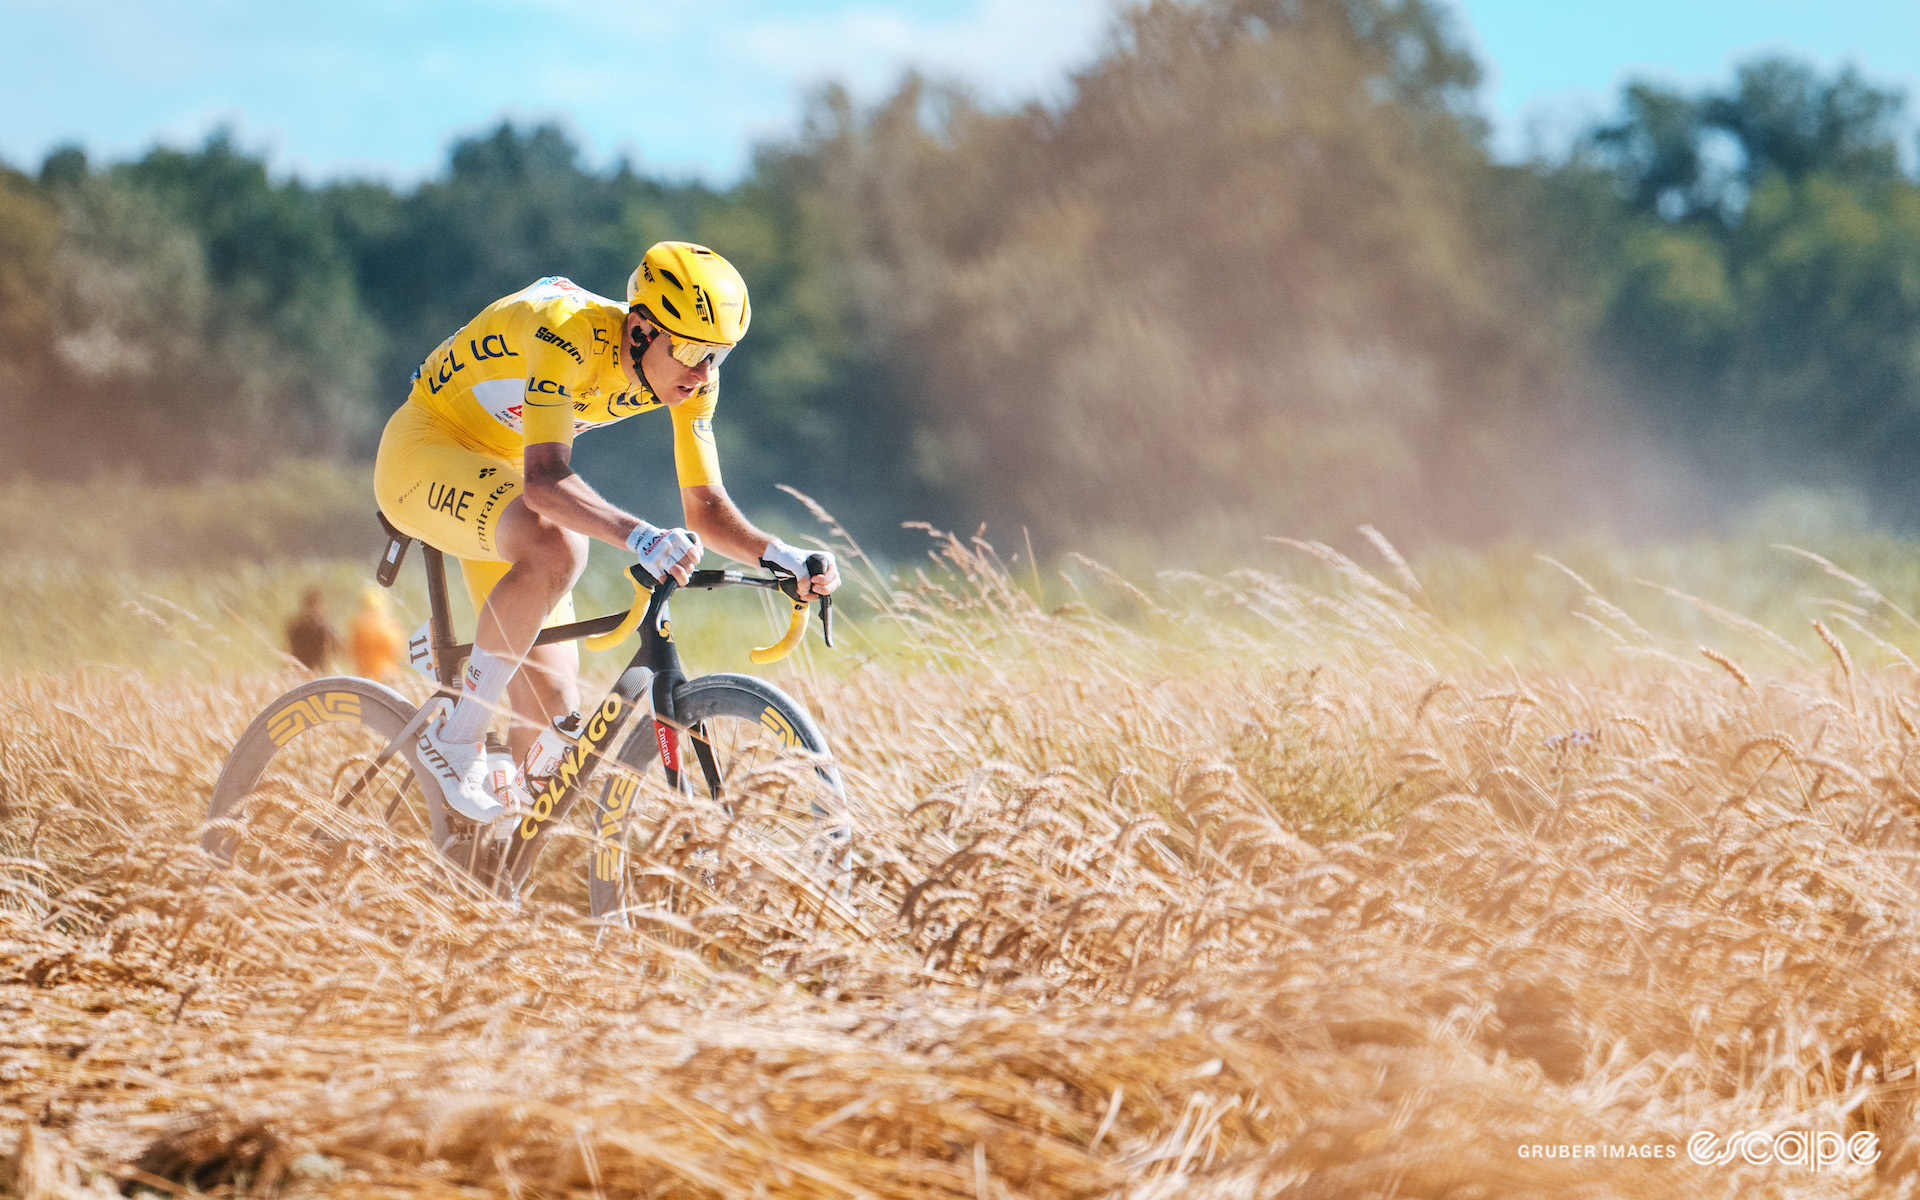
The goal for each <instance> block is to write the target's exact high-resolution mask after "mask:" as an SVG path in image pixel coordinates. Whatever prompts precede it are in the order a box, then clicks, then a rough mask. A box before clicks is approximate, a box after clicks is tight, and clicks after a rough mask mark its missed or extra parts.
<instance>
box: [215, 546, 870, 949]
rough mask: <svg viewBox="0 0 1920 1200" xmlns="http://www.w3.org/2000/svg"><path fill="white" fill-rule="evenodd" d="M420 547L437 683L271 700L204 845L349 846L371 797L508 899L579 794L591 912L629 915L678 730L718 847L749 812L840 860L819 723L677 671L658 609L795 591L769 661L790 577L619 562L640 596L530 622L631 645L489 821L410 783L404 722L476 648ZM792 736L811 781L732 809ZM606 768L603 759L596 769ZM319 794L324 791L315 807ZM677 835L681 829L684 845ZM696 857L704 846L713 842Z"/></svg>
mask: <svg viewBox="0 0 1920 1200" xmlns="http://www.w3.org/2000/svg"><path fill="white" fill-rule="evenodd" d="M381 525H382V526H383V527H385V529H386V532H387V535H388V545H387V549H386V551H385V553H384V554H383V555H382V557H381V561H380V566H379V568H378V570H377V571H376V574H375V578H376V579H377V580H378V581H379V583H380V584H381V585H382V586H383V587H392V586H393V583H394V580H395V579H396V578H397V577H398V574H399V570H400V567H401V564H402V563H403V562H404V560H405V558H406V554H407V550H408V548H409V546H410V545H411V544H412V541H413V539H412V538H410V537H408V536H407V535H405V534H403V533H400V532H399V531H398V530H396V529H394V527H393V526H392V525H391V524H389V523H388V522H387V521H386V519H385V517H384V516H382V517H381ZM421 550H422V560H423V562H424V565H425V568H426V572H427V598H428V605H429V608H430V610H431V615H430V617H429V620H428V624H427V635H426V638H425V641H426V645H425V646H424V647H422V646H418V645H415V646H410V648H409V649H410V652H412V651H424V653H425V656H426V657H427V658H428V659H429V660H430V663H431V667H432V670H433V673H434V678H435V679H436V680H437V682H438V688H437V690H436V692H435V694H434V695H432V696H430V697H429V698H428V699H427V700H426V701H425V702H424V703H422V704H420V705H418V706H416V705H414V704H413V703H412V702H411V701H409V700H407V699H406V698H405V697H404V696H402V695H401V694H400V693H399V692H397V691H395V690H394V689H392V688H390V687H388V686H386V685H385V684H382V683H379V682H376V681H374V680H371V679H364V678H360V677H358V676H332V677H328V678H323V679H315V680H312V681H311V682H308V683H304V684H301V685H300V686H299V687H296V688H294V689H293V690H292V691H289V692H287V693H286V694H284V695H282V696H280V697H279V698H278V699H276V700H275V701H273V702H272V703H271V704H269V705H268V706H267V707H266V708H265V709H264V710H263V711H262V712H261V713H260V715H259V716H257V717H256V718H254V720H253V722H252V723H251V724H250V725H249V726H248V727H247V729H246V731H245V732H244V733H243V734H241V736H240V740H239V741H238V742H237V743H236V744H235V746H234V749H233V752H232V754H231V755H230V756H229V757H228V759H227V762H226V764H225V766H224V767H223V768H222V769H221V772H220V776H219V778H218V780H217V781H216V782H215V784H214V788H213V795H212V798H211V800H210V802H209V804H208V816H207V821H208V824H207V826H206V828H205V831H204V833H203V834H202V837H201V845H202V847H203V848H204V849H205V850H206V851H207V852H208V853H209V854H211V855H212V856H214V857H215V858H216V859H217V860H219V861H221V862H223V863H228V864H231V863H232V862H233V861H234V859H235V857H236V853H237V851H238V850H239V849H240V847H241V846H242V845H243V844H245V843H246V841H247V837H246V836H243V835H245V834H249V833H250V834H251V835H252V836H253V837H256V838H258V837H261V836H266V837H269V838H271V839H272V840H273V841H275V843H276V845H284V843H285V839H286V838H287V835H288V834H289V833H290V832H291V827H292V826H293V825H294V824H295V823H296V822H299V821H308V822H311V823H312V824H313V828H312V829H311V830H310V831H309V832H308V840H309V841H310V842H311V843H312V844H314V845H315V846H317V847H320V848H322V849H326V848H330V847H336V846H339V845H342V844H348V843H351V842H352V841H353V840H354V839H355V837H356V836H361V837H364V834H360V835H356V833H355V831H354V830H352V829H351V828H349V826H350V825H351V824H352V822H350V821H348V820H345V819H344V818H346V817H347V816H348V815H350V814H353V813H358V814H361V815H362V816H363V817H364V816H371V814H372V813H374V812H376V811H379V812H380V815H379V818H378V820H377V821H376V822H375V823H374V824H375V827H376V828H377V829H383V830H386V831H387V832H388V833H389V834H397V835H401V836H405V832H404V830H403V828H402V827H403V826H404V825H407V824H412V825H414V826H416V827H417V828H416V829H415V830H414V831H413V832H414V833H415V834H425V835H427V836H430V837H431V839H432V845H433V847H434V848H435V849H436V850H437V851H438V852H439V855H440V857H441V858H442V859H443V860H445V862H446V863H447V864H448V865H449V866H451V867H452V868H453V869H454V875H455V876H456V877H457V878H460V879H461V880H463V881H464V882H465V884H467V885H468V886H471V887H474V888H477V889H479V890H480V891H482V892H486V893H490V894H492V895H496V896H500V897H503V898H507V899H510V900H517V899H518V898H519V897H520V896H521V894H522V892H523V890H524V889H525V887H526V886H527V883H528V880H529V878H530V877H531V875H532V872H533V867H534V864H535V862H536V861H537V860H538V858H539V856H540V854H541V851H542V850H543V848H544V847H545V844H546V843H547V842H548V841H550V840H551V839H552V836H553V834H554V832H555V830H557V829H559V828H560V827H561V825H562V822H563V820H564V818H566V816H567V815H568V814H569V812H570V811H571V810H572V809H573V808H574V806H575V805H576V804H577V803H578V801H579V799H580V798H581V796H582V795H589V796H591V803H592V808H591V811H590V813H589V814H588V825H589V831H590V832H589V834H588V835H587V836H588V838H589V840H590V841H591V845H592V853H591V855H590V856H589V858H588V868H589V869H588V872H587V890H588V898H589V909H590V911H591V915H592V916H593V917H594V918H596V919H599V920H608V921H616V922H621V923H624V921H625V914H626V912H627V909H628V906H629V904H630V902H631V897H630V896H629V895H628V894H627V893H628V886H627V885H628V865H629V864H628V858H629V855H628V851H627V838H628V831H629V826H630V824H631V822H632V820H633V818H634V815H635V810H636V803H635V802H636V797H637V796H638V794H639V791H640V784H641V781H642V779H643V778H644V777H645V776H646V775H647V773H648V769H649V768H650V767H651V765H652V764H653V763H654V762H655V761H656V760H657V761H658V762H659V763H660V765H661V768H662V772H663V775H664V778H665V781H666V784H667V787H668V790H669V792H670V794H671V795H672V796H674V797H677V798H679V799H680V800H682V801H685V800H688V799H691V798H693V797H694V795H695V793H694V792H693V782H694V773H693V772H692V771H690V770H688V769H686V768H687V766H688V764H687V762H686V757H685V754H684V744H685V743H690V744H691V746H692V750H693V754H692V758H693V760H694V765H695V766H697V768H698V777H699V780H700V782H701V783H703V784H704V785H705V790H706V797H707V799H708V800H710V801H712V802H713V804H714V805H716V806H718V808H717V811H718V813H719V814H721V815H722V816H723V819H724V821H725V823H726V824H727V826H728V829H729V833H728V835H727V836H726V837H723V838H722V839H720V844H721V845H722V846H724V845H725V844H726V843H727V841H728V839H729V838H731V837H732V835H733V833H734V832H735V831H736V830H737V828H738V827H740V826H742V825H746V826H749V827H750V828H751V829H752V830H753V832H754V833H755V840H756V841H757V842H758V843H759V844H761V845H763V846H766V847H768V848H771V849H775V850H778V851H780V852H782V853H785V854H787V855H789V856H795V855H796V854H797V855H798V856H799V857H800V858H801V860H802V861H803V864H804V865H805V866H806V867H807V868H808V869H809V870H811V871H813V872H814V873H816V874H819V873H823V872H824V873H828V874H834V873H840V872H844V871H845V870H846V869H847V868H848V866H849V864H850V861H851V837H852V833H851V826H850V824H849V823H848V821H847V819H846V816H845V812H846V810H845V801H846V793H845V788H844V786H843V784H842V782H841V777H840V773H839V770H838V769H837V768H836V767H835V766H834V765H833V763H832V759H831V755H830V751H829V749H828V746H827V741H826V738H825V736H824V735H822V734H821V732H820V728H819V726H818V724H817V723H815V721H814V720H813V717H812V716H811V715H810V714H809V713H808V712H807V711H806V709H805V708H803V707H802V706H801V705H800V704H799V703H798V702H797V701H795V700H794V699H793V698H792V697H790V696H788V695H787V694H786V693H785V692H782V691H781V690H780V689H779V688H777V687H775V686H774V685H772V684H770V683H768V682H766V681H765V680H762V679H759V678H756V677H754V676H750V675H735V674H710V675H703V676H699V677H696V678H688V676H687V675H686V673H685V670H684V668H683V666H682V664H681V661H680V654H679V648H678V646H677V645H676V644H675V642H674V640H673V629H672V623H671V620H670V617H669V613H668V610H667V602H668V599H669V598H670V597H671V596H672V595H673V594H674V593H675V592H676V591H679V590H684V589H714V588H722V587H753V588H762V589H769V590H776V589H777V590H779V591H781V592H783V593H784V594H785V595H786V596H787V598H788V599H789V600H791V601H792V603H793V611H792V614H791V617H790V620H789V624H788V628H787V632H786V634H785V636H784V637H782V638H781V639H780V640H779V641H778V642H777V643H775V644H774V645H772V646H766V647H761V648H759V649H755V650H754V651H753V652H752V655H751V657H752V659H753V661H755V662H756V663H762V664H765V663H771V662H776V661H778V660H779V659H782V658H784V657H786V656H787V655H788V654H789V653H791V652H792V651H793V649H794V648H795V647H797V646H798V645H799V643H800V642H801V640H802V639H803V638H804V637H805V634H806V627H807V624H808V618H807V614H808V611H809V605H808V603H807V602H805V601H802V600H800V599H799V597H798V588H797V584H796V582H795V580H794V579H793V578H792V577H790V576H785V577H783V576H782V575H779V574H776V575H771V576H759V575H751V574H747V573H746V572H743V571H737V570H701V571H694V572H693V573H692V574H691V575H690V576H689V577H688V580H687V582H686V583H685V584H684V585H680V584H676V583H675V581H674V580H673V579H671V578H668V579H666V580H664V581H660V582H657V583H656V582H655V581H654V580H653V578H652V577H651V576H650V575H648V574H647V573H646V571H645V570H644V569H642V568H641V567H640V566H639V565H637V564H636V565H634V566H633V567H631V568H629V571H628V573H629V576H630V577H631V579H632V581H633V585H634V602H633V605H632V607H631V608H629V609H628V610H627V611H626V612H624V613H614V614H608V615H606V616H602V617H595V618H592V619H589V620H585V621H576V622H573V623H572V624H569V625H562V626H558V627H556V628H552V629H545V630H542V631H541V632H540V634H539V637H538V639H537V644H540V645H548V644H551V643H555V642H563V641H575V640H579V641H584V642H585V644H586V645H587V647H588V648H589V649H594V650H604V649H608V648H611V647H612V646H616V645H618V644H620V643H621V642H623V641H625V640H626V639H627V638H628V637H629V636H631V635H632V634H633V633H634V632H635V631H636V630H637V631H639V633H640V643H639V646H638V648H637V649H636V650H635V652H634V655H633V658H632V660H631V661H630V662H629V663H628V664H627V666H626V667H625V668H624V669H623V670H622V671H621V673H620V675H619V677H618V678H617V680H616V681H615V683H614V685H613V687H612V688H611V689H610V690H609V691H608V693H607V695H606V697H605V698H604V699H603V700H602V701H601V702H600V703H599V704H598V705H596V706H594V707H592V708H588V709H585V710H584V712H583V721H582V725H581V730H580V735H579V739H578V741H577V742H576V743H575V745H574V746H573V747H571V748H570V749H569V750H568V751H567V753H566V754H565V755H564V756H563V757H562V759H561V762H560V765H559V767H558V768H557V770H556V771H555V773H554V775H553V777H552V781H551V783H550V784H549V785H548V786H547V787H546V788H544V789H543V790H542V792H541V793H540V795H538V796H537V797H535V798H534V802H533V807H532V810H531V811H530V812H528V813H526V814H525V816H524V817H523V818H522V819H521V820H520V821H519V822H518V823H517V824H515V825H513V826H511V827H505V826H502V827H497V828H496V827H490V826H479V825H476V824H475V823H474V822H472V821H469V820H467V819H466V818H464V817H462V816H460V815H459V814H458V813H454V812H452V811H450V810H449V809H447V808H446V807H445V805H444V804H442V802H441V801H440V798H439V795H438V793H437V790H435V789H426V788H422V787H420V786H419V784H418V782H417V781H416V780H415V779H414V773H415V772H416V771H417V770H418V769H419V767H418V764H417V762H416V761H415V760H414V739H415V736H416V735H417V734H418V733H419V731H420V729H421V728H422V727H423V726H424V725H425V724H426V722H427V720H428V719H429V718H430V717H431V716H432V715H433V713H434V712H435V711H436V710H437V709H438V708H439V706H440V704H441V703H442V702H443V699H444V698H446V697H451V696H454V695H457V692H458V685H457V680H458V678H459V671H460V665H461V663H462V661H464V659H465V658H466V656H467V654H468V653H469V652H471V650H472V649H473V647H472V644H471V643H457V642H455V641H454V637H453V622H452V618H451V616H450V613H449V607H448V600H447V580H446V563H445V558H444V556H443V555H442V554H441V552H440V551H438V550H436V549H434V548H433V547H432V546H429V545H426V544H425V543H422V544H421ZM808 569H809V571H817V570H822V569H824V564H823V563H822V562H821V561H820V560H818V559H817V558H815V559H811V560H809V562H808ZM820 601H821V603H820V608H819V614H820V629H821V636H822V639H823V640H824V641H825V643H826V644H827V645H828V646H829V647H830V646H832V645H833V607H832V597H830V596H823V597H820ZM417 640H418V639H416V641H417ZM610 747H617V748H615V749H612V750H611V751H609V748H610ZM794 750H799V751H804V752H806V754H807V755H808V756H810V759H811V761H810V762H807V763H805V764H803V767H802V773H804V774H810V776H811V779H810V780H807V781H806V782H807V783H808V784H809V785H810V786H806V787H803V788H800V789H798V790H799V791H802V792H805V793H808V794H807V795H805V796H804V805H802V803H801V802H800V799H801V798H799V797H795V796H794V795H792V794H791V793H792V792H793V791H794V790H796V789H792V788H788V789H786V790H785V792H783V793H782V794H781V795H780V796H778V797H776V802H775V803H773V804H771V805H768V804H762V805H761V806H760V807H759V808H758V809H756V810H754V811H751V812H746V811H736V808H735V805H736V802H738V801H741V800H743V799H745V791H747V790H752V789H739V788H735V787H733V786H732V785H733V783H734V782H736V781H738V780H740V779H741V778H742V777H743V776H752V775H755V774H756V773H759V772H760V771H761V768H763V767H764V768H767V770H768V772H770V773H772V774H778V773H779V772H780V771H781V770H782V769H783V767H782V766H775V765H774V762H775V760H776V759H777V758H779V757H781V756H782V755H783V754H786V752H790V751H794ZM609 766H611V767H612V768H613V769H610V770H609V769H606V768H607V767H609ZM784 769H785V770H786V774H787V775H788V776H789V777H791V776H792V775H793V774H794V773H795V772H794V771H793V770H792V769H791V764H785V766H784ZM596 783H597V785H598V790H597V794H596V793H595V792H594V791H593V788H594V785H595V784H596ZM343 784H344V786H343ZM758 790H759V791H766V790H767V789H765V788H761V789H758ZM316 792H317V793H319V794H320V795H321V796H322V797H324V801H325V802H323V803H322V804H319V805H313V804H311V803H310V801H311V799H312V797H313V795H314V794H315V793H316ZM250 798H251V799H252V800H254V801H255V804H254V808H255V809H256V810H257V811H256V812H255V813H254V814H252V815H253V816H254V817H255V818H258V817H263V816H264V815H265V813H267V812H270V811H273V810H274V809H280V810H283V811H284V812H285V814H286V820H285V822H283V824H282V827H281V828H280V829H279V830H278V831H277V832H271V833H267V834H264V835H263V834H262V833H261V832H259V831H256V830H254V829H253V822H251V821H250V814H249V811H248V801H249V799H250ZM382 804H384V805H385V807H384V811H380V806H381V805H382ZM329 805H330V806H331V807H329ZM423 817H424V819H422V818H423ZM665 832H666V831H665V830H664V829H663V830H662V834H664V833H665ZM660 836H661V835H656V839H655V841H656V842H658V841H659V840H660ZM686 838H687V835H686V834H685V833H683V834H682V841H683V842H684V841H685V840H686ZM708 856H709V860H711V858H712V852H711V851H709V852H708Z"/></svg>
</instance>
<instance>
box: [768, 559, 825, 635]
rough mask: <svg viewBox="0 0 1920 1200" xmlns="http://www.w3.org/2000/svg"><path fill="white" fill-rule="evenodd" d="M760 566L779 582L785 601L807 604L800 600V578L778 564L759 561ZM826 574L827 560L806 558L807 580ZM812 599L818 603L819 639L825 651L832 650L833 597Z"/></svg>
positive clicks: (769, 561) (796, 604)
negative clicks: (771, 573)
mask: <svg viewBox="0 0 1920 1200" xmlns="http://www.w3.org/2000/svg"><path fill="white" fill-rule="evenodd" d="M760 565H761V566H763V567H765V568H766V569H767V570H769V571H771V572H773V577H774V578H775V579H777V580H779V581H780V590H781V592H783V593H784V594H785V595H786V597H787V599H789V600H791V601H793V603H794V605H795V606H796V607H804V606H805V605H806V603H807V602H806V601H805V600H802V599H801V598H800V577H799V576H798V575H795V574H793V573H792V572H791V571H789V570H787V569H786V568H785V567H783V566H781V565H780V564H779V563H776V562H773V561H771V560H769V559H764V558H763V559H761V560H760ZM826 573H827V560H826V558H825V557H824V556H822V555H819V554H811V555H808V556H807V577H808V578H812V577H813V576H815V575H824V574H826ZM814 599H816V600H818V601H820V639H821V640H822V641H824V642H825V643H826V644H827V649H829V650H831V649H833V597H832V596H829V595H826V594H824V593H822V594H820V595H818V596H815V597H814Z"/></svg>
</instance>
